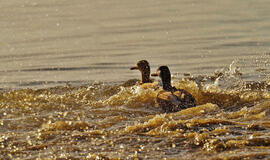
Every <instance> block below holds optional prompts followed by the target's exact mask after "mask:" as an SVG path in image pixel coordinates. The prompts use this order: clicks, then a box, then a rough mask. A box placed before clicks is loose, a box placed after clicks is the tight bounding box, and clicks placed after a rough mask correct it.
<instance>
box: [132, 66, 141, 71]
mask: <svg viewBox="0 0 270 160" xmlns="http://www.w3.org/2000/svg"><path fill="white" fill-rule="evenodd" d="M136 69H139V68H138V67H137V66H136V67H131V68H130V70H136Z"/></svg>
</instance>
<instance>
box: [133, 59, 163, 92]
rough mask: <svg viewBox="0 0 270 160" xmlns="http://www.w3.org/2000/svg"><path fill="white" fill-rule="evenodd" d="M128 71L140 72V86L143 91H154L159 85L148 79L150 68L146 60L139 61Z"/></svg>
mask: <svg viewBox="0 0 270 160" xmlns="http://www.w3.org/2000/svg"><path fill="white" fill-rule="evenodd" d="M130 70H139V71H140V72H141V81H140V86H141V87H142V88H144V89H147V88H153V89H156V88H157V87H158V85H159V83H158V82H155V81H153V80H152V79H150V73H151V72H150V66H149V63H148V61H147V60H140V61H138V62H137V64H136V66H135V67H131V68H130Z"/></svg>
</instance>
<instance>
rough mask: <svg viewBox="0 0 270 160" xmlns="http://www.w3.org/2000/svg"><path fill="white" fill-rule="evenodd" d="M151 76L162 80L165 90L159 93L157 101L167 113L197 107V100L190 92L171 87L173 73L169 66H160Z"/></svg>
mask: <svg viewBox="0 0 270 160" xmlns="http://www.w3.org/2000/svg"><path fill="white" fill-rule="evenodd" d="M151 76H159V77H160V78H161V81H162V88H163V89H162V90H161V91H159V93H158V95H157V98H156V100H157V103H158V104H159V106H161V107H162V109H163V110H164V111H165V112H177V111H180V110H182V109H186V108H190V107H195V106H196V100H195V98H194V97H193V96H192V95H191V94H190V93H189V92H187V91H185V90H183V89H177V88H175V87H173V86H172V85H171V73H170V70H169V68H168V67H167V66H160V67H159V68H158V69H157V72H156V73H153V74H151Z"/></svg>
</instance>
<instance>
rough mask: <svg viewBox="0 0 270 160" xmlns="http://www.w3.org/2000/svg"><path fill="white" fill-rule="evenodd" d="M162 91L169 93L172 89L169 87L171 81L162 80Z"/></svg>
mask: <svg viewBox="0 0 270 160" xmlns="http://www.w3.org/2000/svg"><path fill="white" fill-rule="evenodd" d="M162 85H163V89H164V90H166V91H171V90H172V89H173V87H172V85H171V79H162Z"/></svg>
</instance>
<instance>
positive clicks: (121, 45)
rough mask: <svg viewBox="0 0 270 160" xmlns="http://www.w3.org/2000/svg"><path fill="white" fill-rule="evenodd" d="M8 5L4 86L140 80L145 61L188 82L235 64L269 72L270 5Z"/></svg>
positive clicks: (247, 72)
mask: <svg viewBox="0 0 270 160" xmlns="http://www.w3.org/2000/svg"><path fill="white" fill-rule="evenodd" d="M0 3H1V15H0V18H1V22H2V23H0V27H1V31H0V32H1V37H0V40H1V48H0V62H1V63H0V73H1V79H0V86H1V87H2V88H21V86H22V85H21V84H22V83H32V82H34V83H32V84H36V85H33V86H30V87H37V88H40V87H42V88H43V87H49V86H57V85H61V82H62V81H71V82H73V81H75V82H78V81H79V82H80V81H86V82H87V81H95V80H98V81H106V82H112V81H113V82H119V81H124V80H128V79H130V78H134V77H135V76H136V75H137V74H136V73H134V72H130V71H129V70H128V69H127V68H129V67H130V66H131V65H132V64H134V63H135V62H137V61H138V60H140V59H148V61H149V62H150V63H151V66H152V67H154V68H157V67H158V66H159V65H161V64H167V65H169V66H170V68H171V69H172V71H173V72H174V73H180V76H181V77H182V75H183V73H191V74H193V75H198V74H210V73H213V72H214V71H215V70H216V69H221V68H223V67H224V66H228V65H229V64H230V63H231V62H232V61H235V62H236V63H237V65H238V66H239V67H241V69H242V72H243V73H244V77H243V78H244V79H246V80H262V79H263V78H265V77H266V76H267V74H268V73H269V66H268V64H269V60H268V59H269V42H270V41H269V40H270V39H269V37H270V36H269V32H268V28H269V25H270V23H269V21H268V19H269V15H270V14H268V13H269V6H270V5H269V1H267V0H262V1H260V2H255V1H252V0H248V1H237V2H235V1H231V0H229V1H224V2H216V1H214V0H211V1H208V2H207V3H206V2H204V1H190V0H181V1H175V0H174V1H170V2H163V1H152V0H151V1H147V2H144V1H140V2H138V1H136V2H135V1H125V2H123V1H113V2H110V1H98V2H89V1H86V0H80V1H79V2H71V1H70V2H69V1H66V0H59V1H54V0H49V1H26V0H24V1H20V2H17V1H14V0H11V1H7V2H0ZM258 69H259V70H260V71H261V72H258V71H257V70H258ZM74 75H76V76H74ZM43 81H45V82H46V81H48V82H51V81H52V82H54V85H47V84H44V83H39V82H43ZM58 82H60V83H58ZM39 84H42V85H39ZM48 84H52V83H48ZM23 88H25V87H23Z"/></svg>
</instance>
